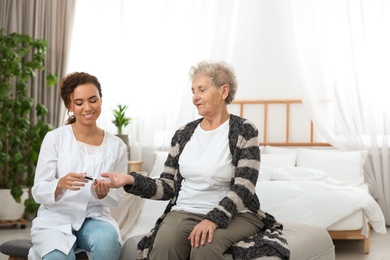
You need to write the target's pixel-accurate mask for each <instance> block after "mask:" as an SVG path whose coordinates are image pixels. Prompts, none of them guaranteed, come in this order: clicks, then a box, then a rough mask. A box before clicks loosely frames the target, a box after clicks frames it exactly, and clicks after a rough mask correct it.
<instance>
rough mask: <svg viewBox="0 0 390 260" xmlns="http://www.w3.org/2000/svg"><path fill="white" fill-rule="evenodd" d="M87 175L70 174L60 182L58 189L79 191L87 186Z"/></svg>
mask: <svg viewBox="0 0 390 260" xmlns="http://www.w3.org/2000/svg"><path fill="white" fill-rule="evenodd" d="M84 176H85V173H76V172H70V173H68V174H67V175H65V176H64V177H62V178H60V179H59V180H58V184H57V188H59V189H61V190H62V189H67V190H79V189H80V188H81V187H84V186H85V183H87V182H88V180H86V179H84Z"/></svg>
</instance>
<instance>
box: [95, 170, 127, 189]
mask: <svg viewBox="0 0 390 260" xmlns="http://www.w3.org/2000/svg"><path fill="white" fill-rule="evenodd" d="M100 176H102V177H103V178H107V179H106V180H105V182H106V183H107V184H108V187H110V188H120V187H123V186H125V185H133V184H134V177H133V176H131V175H128V174H125V173H119V172H104V173H102V174H100Z"/></svg>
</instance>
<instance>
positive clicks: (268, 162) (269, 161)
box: [260, 153, 296, 168]
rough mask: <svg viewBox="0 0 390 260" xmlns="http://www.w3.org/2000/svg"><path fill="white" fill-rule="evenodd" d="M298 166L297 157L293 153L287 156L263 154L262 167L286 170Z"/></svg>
mask: <svg viewBox="0 0 390 260" xmlns="http://www.w3.org/2000/svg"><path fill="white" fill-rule="evenodd" d="M295 164H296V156H295V154H293V153H286V154H267V153H263V154H261V164H260V168H261V167H270V168H285V167H294V166H295Z"/></svg>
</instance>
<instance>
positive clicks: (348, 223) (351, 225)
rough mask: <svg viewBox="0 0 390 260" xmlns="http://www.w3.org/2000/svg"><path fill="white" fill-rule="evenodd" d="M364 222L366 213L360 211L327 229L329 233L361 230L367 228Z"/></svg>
mask: <svg viewBox="0 0 390 260" xmlns="http://www.w3.org/2000/svg"><path fill="white" fill-rule="evenodd" d="M364 221H365V217H364V212H363V210H362V209H359V210H357V211H355V212H353V213H352V214H350V215H348V216H347V217H345V218H343V219H340V220H339V221H337V222H336V223H334V224H332V225H330V226H329V227H327V228H326V229H327V230H328V231H342V230H359V229H362V228H363V227H364V226H365V223H364Z"/></svg>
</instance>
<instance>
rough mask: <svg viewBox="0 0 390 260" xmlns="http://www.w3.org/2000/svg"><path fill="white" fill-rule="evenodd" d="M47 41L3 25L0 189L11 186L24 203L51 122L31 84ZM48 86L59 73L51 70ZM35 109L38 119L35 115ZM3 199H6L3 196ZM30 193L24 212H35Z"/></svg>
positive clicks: (0, 32) (42, 61) (0, 47)
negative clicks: (7, 29)
mask: <svg viewBox="0 0 390 260" xmlns="http://www.w3.org/2000/svg"><path fill="white" fill-rule="evenodd" d="M46 53H47V43H46V41H45V40H34V39H32V38H31V37H30V36H28V35H24V34H17V33H12V34H9V35H6V34H5V31H4V29H0V140H1V141H0V189H1V190H3V189H5V190H9V191H8V193H10V194H11V195H12V198H13V199H14V201H15V202H17V203H19V204H21V202H22V197H23V193H24V192H25V190H26V189H27V191H29V189H30V188H31V187H32V185H33V183H34V174H35V165H36V163H37V160H38V154H39V150H40V146H41V143H42V140H43V137H44V136H45V134H46V133H47V132H48V131H49V130H51V129H52V126H51V125H50V124H48V123H45V122H44V121H43V116H45V115H46V114H48V110H47V108H46V107H45V106H44V105H43V104H39V103H36V102H35V101H34V99H33V98H31V97H30V96H29V92H28V84H29V82H30V80H31V79H32V78H34V77H35V74H36V72H37V71H43V70H44V69H45V68H44V64H45V55H46ZM46 80H47V84H48V85H49V86H51V85H54V84H56V83H57V80H58V79H57V77H56V76H55V75H53V74H49V76H48V77H47V79H46ZM33 113H35V115H36V120H33V119H32V118H33V117H32V115H33ZM2 203H3V200H2ZM37 207H38V205H37V204H36V203H35V202H34V200H33V199H32V198H31V196H28V197H27V199H26V200H25V201H24V205H23V204H22V208H23V211H22V214H21V215H20V216H19V217H22V215H23V212H25V213H32V214H34V212H36V210H37Z"/></svg>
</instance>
